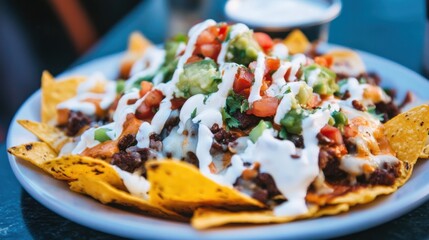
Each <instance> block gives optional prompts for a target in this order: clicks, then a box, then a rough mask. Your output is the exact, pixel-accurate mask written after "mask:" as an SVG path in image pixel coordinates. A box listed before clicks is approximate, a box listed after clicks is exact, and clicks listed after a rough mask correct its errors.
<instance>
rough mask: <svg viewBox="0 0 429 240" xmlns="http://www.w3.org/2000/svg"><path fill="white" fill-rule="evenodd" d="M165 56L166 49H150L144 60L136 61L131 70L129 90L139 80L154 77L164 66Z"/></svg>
mask: <svg viewBox="0 0 429 240" xmlns="http://www.w3.org/2000/svg"><path fill="white" fill-rule="evenodd" d="M165 54H166V52H165V50H164V49H161V48H158V47H156V46H150V47H148V49H147V50H146V52H145V54H144V55H143V56H142V58H141V59H139V60H138V61H136V62H135V63H134V65H133V67H132V68H131V74H130V75H131V78H129V79H128V80H127V81H126V86H127V89H130V88H132V86H133V85H134V83H135V82H136V81H138V80H139V79H141V78H143V77H149V76H153V75H154V74H155V73H156V71H157V70H158V69H159V68H160V67H161V66H162V64H164V59H165ZM159 77H160V76H158V78H159Z"/></svg>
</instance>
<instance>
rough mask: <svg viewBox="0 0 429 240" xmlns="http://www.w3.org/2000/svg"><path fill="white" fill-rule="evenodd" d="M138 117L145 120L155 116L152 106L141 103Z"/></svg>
mask: <svg viewBox="0 0 429 240" xmlns="http://www.w3.org/2000/svg"><path fill="white" fill-rule="evenodd" d="M135 115H136V118H138V119H140V120H145V119H149V118H151V117H153V115H154V114H153V112H152V108H151V107H149V106H148V105H146V103H144V102H143V103H142V104H140V106H139V107H138V108H137V110H136V114H135Z"/></svg>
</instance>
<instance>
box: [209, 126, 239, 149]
mask: <svg viewBox="0 0 429 240" xmlns="http://www.w3.org/2000/svg"><path fill="white" fill-rule="evenodd" d="M210 131H211V132H212V133H213V135H214V140H216V142H218V143H220V144H226V145H228V143H230V142H233V141H235V140H236V139H237V136H236V135H235V134H234V133H232V132H228V131H226V130H225V129H224V128H222V127H219V125H218V124H217V123H215V124H213V126H212V127H211V128H210Z"/></svg>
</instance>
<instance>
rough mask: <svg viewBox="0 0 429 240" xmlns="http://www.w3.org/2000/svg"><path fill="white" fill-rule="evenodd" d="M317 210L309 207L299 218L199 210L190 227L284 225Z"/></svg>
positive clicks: (259, 213)
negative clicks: (240, 224)
mask: <svg viewBox="0 0 429 240" xmlns="http://www.w3.org/2000/svg"><path fill="white" fill-rule="evenodd" d="M318 209H319V208H318V207H317V206H315V205H312V206H309V209H308V212H307V213H305V214H302V215H299V216H275V215H274V213H273V211H271V210H263V211H240V212H231V211H226V210H221V209H214V208H199V209H197V210H196V211H195V212H194V215H193V217H192V219H191V225H192V226H193V227H194V228H196V229H207V228H213V227H218V226H222V225H226V224H231V223H252V224H261V223H286V222H291V221H294V220H297V219H303V218H309V217H311V216H312V215H313V214H315V213H316V212H317V210H318Z"/></svg>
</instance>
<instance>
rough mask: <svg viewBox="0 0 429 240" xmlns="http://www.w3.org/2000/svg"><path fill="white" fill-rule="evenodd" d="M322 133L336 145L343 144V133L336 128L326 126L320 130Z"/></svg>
mask: <svg viewBox="0 0 429 240" xmlns="http://www.w3.org/2000/svg"><path fill="white" fill-rule="evenodd" d="M320 133H321V134H322V135H324V136H325V137H327V138H329V139H330V140H331V141H332V142H334V143H336V144H343V137H342V136H341V132H340V130H339V129H338V128H336V127H333V126H331V125H325V126H324V127H323V128H322V129H320Z"/></svg>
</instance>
